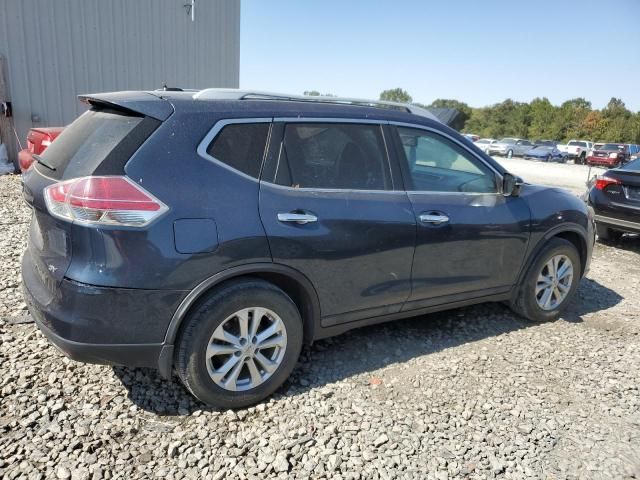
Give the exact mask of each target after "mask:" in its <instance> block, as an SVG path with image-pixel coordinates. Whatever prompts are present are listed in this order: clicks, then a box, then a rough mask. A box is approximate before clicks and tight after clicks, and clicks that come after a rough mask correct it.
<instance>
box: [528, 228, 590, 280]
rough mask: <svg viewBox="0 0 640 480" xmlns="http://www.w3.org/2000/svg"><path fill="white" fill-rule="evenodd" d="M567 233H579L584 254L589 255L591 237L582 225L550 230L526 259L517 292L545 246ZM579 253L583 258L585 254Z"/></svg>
mask: <svg viewBox="0 0 640 480" xmlns="http://www.w3.org/2000/svg"><path fill="white" fill-rule="evenodd" d="M565 232H568V233H577V234H578V236H579V237H580V238H581V240H582V243H583V248H584V249H585V250H587V251H585V252H584V254H585V255H586V254H588V236H589V235H588V232H587V230H586V229H585V228H584V227H583V226H582V225H579V224H577V223H561V224H559V225H555V226H554V227H552V228H550V229H549V230H547V231H546V232H545V233H544V235H543V236H542V238H540V240H538V242H537V243H536V244H535V246H533V248H532V249H531V251H530V253H529V256H528V258H527V259H526V261H525V263H524V264H523V268H522V269H521V270H520V274H519V275H518V283H516V285H515V287H516V288H515V290H516V291H517V289H518V288H519V287H520V285H521V284H522V280H523V279H524V277H525V276H526V274H527V272H528V271H529V269H530V268H531V265H533V262H534V261H535V259H536V258H537V257H538V255H539V254H540V251H541V250H542V248H543V247H544V245H545V244H546V243H547V242H548V241H549V239H551V238H552V237H556V236H557V235H558V234H559V233H565ZM579 253H580V257H581V258H582V254H583V252H579ZM585 260H586V259H585ZM582 274H583V275H584V272H582Z"/></svg>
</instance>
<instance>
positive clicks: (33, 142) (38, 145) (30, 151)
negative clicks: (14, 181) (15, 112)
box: [18, 127, 64, 172]
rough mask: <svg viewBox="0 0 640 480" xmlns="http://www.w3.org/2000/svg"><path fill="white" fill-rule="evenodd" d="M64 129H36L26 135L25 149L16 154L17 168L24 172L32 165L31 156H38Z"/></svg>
mask: <svg viewBox="0 0 640 480" xmlns="http://www.w3.org/2000/svg"><path fill="white" fill-rule="evenodd" d="M62 130H64V127H37V128H32V129H30V130H29V133H28V134H27V148H25V149H23V150H20V151H19V152H18V166H19V167H20V171H21V172H25V171H26V170H28V169H29V167H31V165H32V164H33V155H34V154H35V155H40V154H42V152H44V151H45V150H46V149H47V147H49V145H51V142H53V141H54V140H55V139H56V138H57V137H58V135H60V133H62Z"/></svg>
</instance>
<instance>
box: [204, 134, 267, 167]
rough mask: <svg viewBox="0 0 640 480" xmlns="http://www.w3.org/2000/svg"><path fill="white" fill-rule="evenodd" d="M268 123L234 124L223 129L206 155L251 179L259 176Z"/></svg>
mask: <svg viewBox="0 0 640 480" xmlns="http://www.w3.org/2000/svg"><path fill="white" fill-rule="evenodd" d="M268 133H269V123H235V124H232V125H227V126H226V127H224V128H223V129H222V130H221V131H220V133H219V134H218V135H216V138H214V139H213V141H212V142H211V144H210V145H209V147H208V148H207V153H208V154H209V155H211V156H212V157H214V158H215V159H216V160H219V161H221V162H223V163H225V164H227V165H229V166H230V167H231V168H235V169H236V170H239V171H241V172H242V173H246V174H247V175H250V176H252V177H253V178H258V177H259V176H260V167H261V166H262V158H263V157H264V150H265V147H266V145H267V135H268Z"/></svg>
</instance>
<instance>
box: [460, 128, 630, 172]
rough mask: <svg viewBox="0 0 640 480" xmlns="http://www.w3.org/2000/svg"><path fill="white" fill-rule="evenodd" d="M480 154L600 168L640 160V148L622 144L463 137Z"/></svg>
mask: <svg viewBox="0 0 640 480" xmlns="http://www.w3.org/2000/svg"><path fill="white" fill-rule="evenodd" d="M465 136H466V137H467V138H468V139H469V140H471V141H473V142H474V143H475V144H476V146H478V147H479V148H480V149H481V150H482V151H484V152H485V153H487V154H489V155H500V156H505V157H507V158H511V157H514V156H516V157H523V158H525V159H532V160H543V161H546V162H551V161H558V162H562V163H565V162H567V161H568V160H573V161H574V162H575V163H576V164H581V165H584V164H587V165H593V166H603V167H609V168H612V167H617V166H620V165H623V164H625V163H626V162H629V161H631V160H635V159H636V158H639V157H640V145H637V144H628V143H627V144H625V143H611V142H606V143H605V142H602V143H593V142H590V141H588V140H571V141H569V142H568V143H567V144H566V145H563V144H561V143H560V142H558V141H555V140H536V141H535V142H531V141H530V140H526V139H522V138H512V137H506V138H503V139H501V140H496V139H493V138H480V137H478V136H477V135H472V134H467V135H465Z"/></svg>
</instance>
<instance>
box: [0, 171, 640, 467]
mask: <svg viewBox="0 0 640 480" xmlns="http://www.w3.org/2000/svg"><path fill="white" fill-rule="evenodd" d="M0 198H1V201H0V223H1V224H2V229H1V230H0V252H1V255H2V269H0V317H3V320H0V340H1V343H0V362H1V365H2V376H1V377H0V391H1V395H2V396H1V403H0V477H2V478H9V479H12V478H44V477H46V478H60V479H66V478H74V479H76V478H77V479H86V478H93V479H100V478H105V479H106V478H127V479H128V478H148V477H157V478H168V479H179V478H208V479H212V478H215V479H222V478H225V479H227V478H263V477H270V478H271V477H279V478H309V477H314V478H323V477H324V478H344V479H347V478H367V479H369V478H373V479H375V478H420V479H422V478H435V479H445V478H468V479H476V478H549V479H564V478H566V479H582V478H616V479H623V478H639V477H640V395H639V394H640V392H639V391H638V388H639V385H640V369H639V368H638V367H640V335H638V334H639V332H640V293H639V287H640V285H639V279H640V261H639V260H640V255H639V253H640V239H638V238H633V237H630V238H624V239H623V241H622V242H621V243H620V244H619V245H617V246H606V245H600V244H599V245H598V246H597V248H596V251H595V255H594V261H593V267H592V270H591V272H590V273H589V275H588V279H586V280H585V281H583V283H582V285H581V287H580V290H579V293H578V296H577V297H576V299H575V300H574V302H573V304H572V305H571V307H570V308H569V310H568V312H567V314H566V315H565V316H564V318H563V319H561V320H559V321H557V322H554V323H549V324H542V325H531V324H528V323H526V322H524V321H523V320H521V319H519V318H518V317H516V316H515V315H513V314H512V313H511V312H510V311H509V310H507V309H506V308H505V307H503V306H501V305H482V306H477V307H469V308H464V309H457V310H453V311H450V312H444V313H439V314H433V315H428V316H422V317H417V318H415V319H411V320H404V321H399V322H395V323H393V324H387V325H380V326H375V327H369V328H364V329H360V330H357V331H353V332H350V333H347V334H345V335H342V336H340V337H336V338H333V339H329V340H325V341H320V342H317V343H315V344H314V345H313V347H311V348H307V349H305V350H304V352H303V355H302V358H301V361H300V363H299V365H298V367H297V369H296V370H295V372H294V374H293V377H292V378H291V379H290V381H288V382H287V384H286V385H285V386H284V387H283V388H282V389H280V391H279V392H278V393H277V394H276V395H275V397H273V398H272V399H271V400H269V401H267V402H265V403H263V404H261V405H258V406H256V407H252V408H248V409H245V410H239V411H212V410H209V409H207V408H205V407H204V406H203V405H202V404H199V403H198V402H196V401H194V400H193V399H192V398H191V397H190V396H189V395H188V394H187V393H186V392H185V390H184V389H183V388H182V387H181V386H180V384H179V383H177V382H174V383H168V382H165V381H163V380H162V379H160V378H159V377H158V375H157V374H156V373H155V372H154V371H150V370H142V369H138V370H130V369H126V368H112V367H108V366H96V365H84V364H79V363H75V362H72V361H69V360H68V359H66V358H65V357H64V356H63V355H61V354H60V353H59V352H58V351H56V350H55V349H54V348H53V347H51V346H50V345H49V344H48V343H47V341H46V340H45V339H44V337H43V336H42V335H41V334H40V333H39V332H38V331H37V329H36V328H35V327H34V325H33V324H20V323H18V324H16V323H15V321H16V319H18V320H20V319H21V318H22V317H23V316H24V315H25V310H24V308H25V307H24V304H23V302H22V300H21V298H20V294H19V290H18V284H19V259H20V255H21V253H22V250H23V248H24V241H25V234H26V231H27V220H28V217H29V212H28V210H27V209H26V208H25V206H24V205H23V203H22V201H21V200H20V184H19V179H18V178H17V177H2V178H0Z"/></svg>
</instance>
